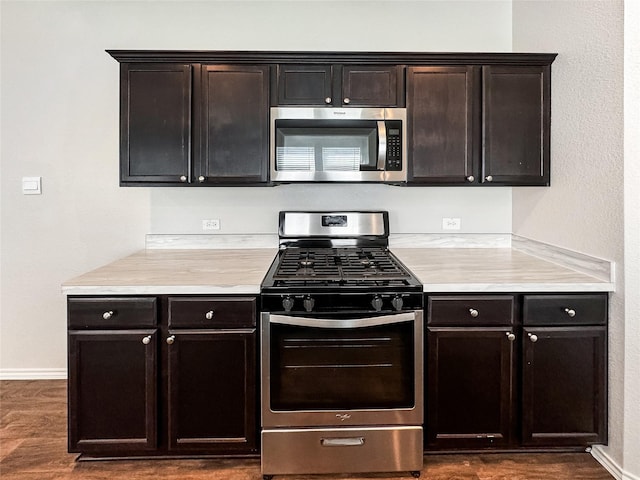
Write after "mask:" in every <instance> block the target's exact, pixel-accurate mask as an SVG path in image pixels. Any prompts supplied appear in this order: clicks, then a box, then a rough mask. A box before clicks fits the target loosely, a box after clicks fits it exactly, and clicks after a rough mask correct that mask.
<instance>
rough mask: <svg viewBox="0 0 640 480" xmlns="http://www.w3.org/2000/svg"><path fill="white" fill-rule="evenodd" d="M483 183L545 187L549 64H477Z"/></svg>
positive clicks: (549, 95)
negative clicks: (478, 65)
mask: <svg viewBox="0 0 640 480" xmlns="http://www.w3.org/2000/svg"><path fill="white" fill-rule="evenodd" d="M482 127H483V131H482V140H483V141H482V144H483V146H484V148H483V150H482V178H481V181H482V182H488V183H497V184H503V185H504V184H508V185H549V145H550V139H549V133H550V129H551V68H550V67H549V66H531V67H528V66H526V67H525V66H485V67H483V68H482Z"/></svg>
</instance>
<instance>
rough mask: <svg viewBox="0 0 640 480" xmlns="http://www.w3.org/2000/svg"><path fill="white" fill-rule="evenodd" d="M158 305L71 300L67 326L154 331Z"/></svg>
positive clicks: (139, 300)
mask: <svg viewBox="0 0 640 480" xmlns="http://www.w3.org/2000/svg"><path fill="white" fill-rule="evenodd" d="M156 304H157V303H156V298H155V297H101V298H92V297H88V298H69V299H68V301H67V307H68V309H67V322H68V325H69V327H70V328H137V327H154V326H155V325H156V322H157V318H158V315H157V307H156Z"/></svg>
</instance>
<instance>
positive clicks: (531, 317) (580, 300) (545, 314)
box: [522, 293, 608, 326]
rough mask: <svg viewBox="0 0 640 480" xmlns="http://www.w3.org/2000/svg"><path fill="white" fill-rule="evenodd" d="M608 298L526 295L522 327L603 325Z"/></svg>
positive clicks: (600, 294)
mask: <svg viewBox="0 0 640 480" xmlns="http://www.w3.org/2000/svg"><path fill="white" fill-rule="evenodd" d="M607 300H608V299H607V294H606V293H592V294H584V293H582V294H561V295H558V294H548V295H525V296H524V299H523V302H522V323H523V324H524V325H525V326H531V325H547V326H560V325H605V324H606V322H607V307H608V305H607V303H608V302H607Z"/></svg>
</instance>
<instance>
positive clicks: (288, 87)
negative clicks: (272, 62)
mask: <svg viewBox="0 0 640 480" xmlns="http://www.w3.org/2000/svg"><path fill="white" fill-rule="evenodd" d="M332 82H333V69H332V67H331V65H278V74H277V91H278V97H277V98H278V105H325V104H331V103H332V101H333V98H332V97H333V95H332V92H333V83H332Z"/></svg>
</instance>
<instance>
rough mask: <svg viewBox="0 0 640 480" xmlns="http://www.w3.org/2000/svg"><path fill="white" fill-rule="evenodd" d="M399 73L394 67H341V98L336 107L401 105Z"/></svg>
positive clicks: (401, 93)
mask: <svg viewBox="0 0 640 480" xmlns="http://www.w3.org/2000/svg"><path fill="white" fill-rule="evenodd" d="M401 72H402V69H401V68H400V67H397V66H395V65H390V66H385V65H382V66H371V65H345V66H344V67H342V98H341V99H340V103H338V105H354V106H368V107H393V106H397V105H402V98H403V96H404V95H403V94H404V91H402V90H400V91H399V90H398V87H399V86H401V85H402V83H403V82H402V74H401ZM398 77H400V79H398ZM336 100H338V99H336Z"/></svg>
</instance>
